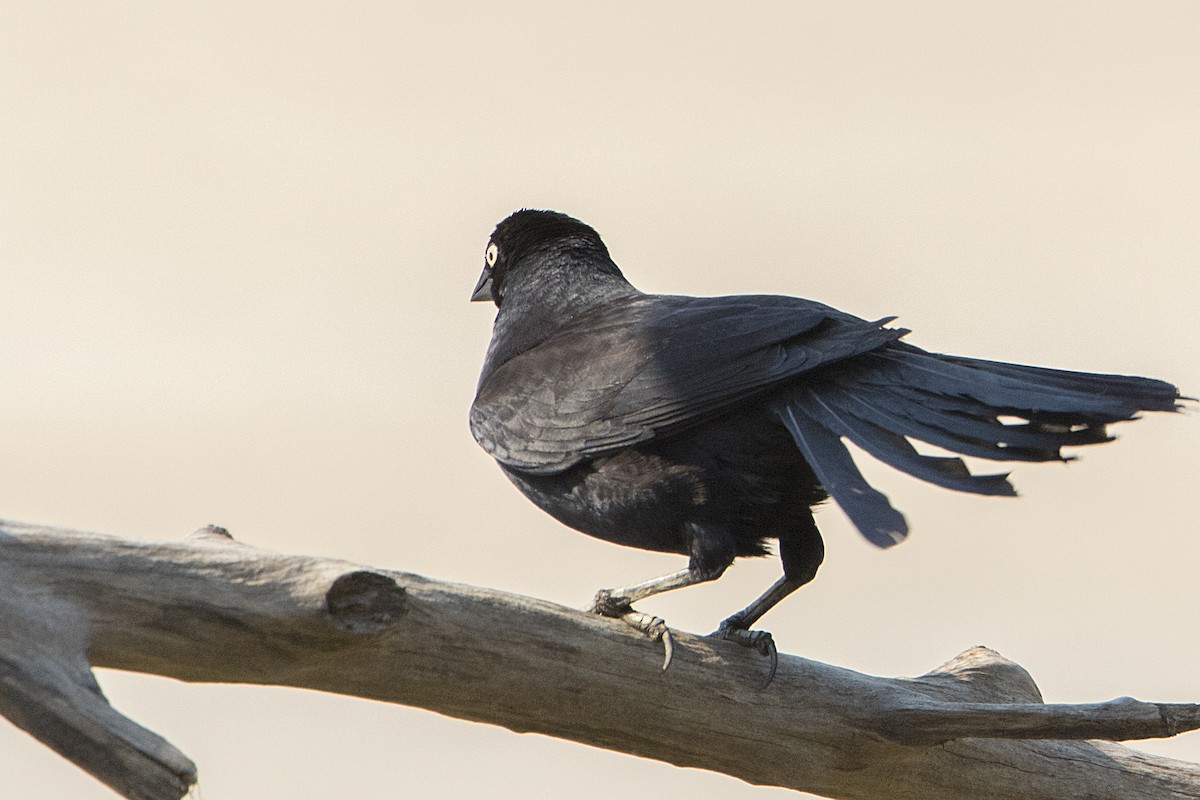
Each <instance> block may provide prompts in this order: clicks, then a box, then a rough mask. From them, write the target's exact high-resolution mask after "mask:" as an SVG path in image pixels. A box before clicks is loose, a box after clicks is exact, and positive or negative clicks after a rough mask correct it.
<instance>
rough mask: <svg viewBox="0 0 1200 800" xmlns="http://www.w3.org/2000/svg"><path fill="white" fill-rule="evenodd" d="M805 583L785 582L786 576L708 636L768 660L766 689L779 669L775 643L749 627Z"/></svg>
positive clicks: (792, 580)
mask: <svg viewBox="0 0 1200 800" xmlns="http://www.w3.org/2000/svg"><path fill="white" fill-rule="evenodd" d="M807 582H808V581H801V580H796V579H794V578H788V577H787V576H786V575H785V576H784V577H782V578H780V579H779V580H777V581H775V583H773V584H772V585H771V588H769V589H767V590H766V591H765V592H763V593H762V594H761V595H760V596H759V597H758V599H757V600H755V601H754V602H753V603H751V604H750V605H748V606H746V607H745V608H743V609H742V610H741V611H739V612H737V613H736V614H733V615H732V616H730V617H728V618H727V619H725V621H724V622H722V623H721V625H720V627H718V628H717V629H716V630H715V631H713V632H712V633H711V634H709V635H710V636H715V637H717V638H720V639H725V640H727V641H730V642H736V643H737V644H740V645H742V646H743V647H750V648H753V649H754V650H757V651H758V652H760V653H762V654H763V655H764V656H767V657H768V658H770V659H771V666H770V669H769V670H768V672H767V685H769V684H770V683H771V681H772V680H774V678H775V669H776V668H777V667H778V666H779V651H778V650H777V649H776V647H775V639H774V638H773V637H772V636H771V634H770V633H769V632H768V631H752V630H750V626H751V625H753V624H754V623H756V622H758V620H759V619H760V618H761V617H762V615H763V614H766V613H767V612H768V611H770V610H771V609H772V608H773V607H774V606H775V604H776V603H778V602H779V601H780V600H782V599H783V598H785V597H787V596H788V595H789V594H791V593H792V592H794V591H796V590H797V589H799V588H800V587H801V586H803V585H804V584H805V583H807Z"/></svg>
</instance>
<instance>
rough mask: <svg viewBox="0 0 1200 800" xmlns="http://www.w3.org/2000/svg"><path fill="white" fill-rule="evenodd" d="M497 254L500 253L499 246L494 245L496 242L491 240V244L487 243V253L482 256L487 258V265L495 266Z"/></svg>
mask: <svg viewBox="0 0 1200 800" xmlns="http://www.w3.org/2000/svg"><path fill="white" fill-rule="evenodd" d="M499 255H500V248H499V247H496V243H495V242H492V243H491V244H489V245H488V249H487V255H486V256H484V257H485V258H486V259H487V265H488V266H489V267H494V266H496V258H497V257H498V256H499Z"/></svg>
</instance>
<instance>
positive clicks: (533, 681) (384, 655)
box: [0, 522, 1200, 800]
mask: <svg viewBox="0 0 1200 800" xmlns="http://www.w3.org/2000/svg"><path fill="white" fill-rule="evenodd" d="M0 581H2V582H3V586H4V592H3V594H2V595H0V712H2V713H3V714H4V715H5V716H7V717H8V718H9V719H11V720H12V721H13V722H14V723H16V724H17V725H19V726H20V727H22V728H24V729H25V730H27V731H29V732H30V733H31V734H32V735H34V736H36V737H37V738H39V739H40V740H42V741H43V742H45V743H46V744H47V745H49V746H50V747H53V748H54V749H55V750H57V751H58V752H59V753H61V754H62V755H63V756H64V757H66V758H67V759H69V760H71V761H73V762H75V763H76V764H78V765H79V766H81V767H82V768H83V769H86V770H88V771H89V772H91V773H92V774H93V775H95V776H96V777H97V778H99V779H100V780H102V781H104V782H105V783H107V784H108V785H109V786H111V787H113V788H114V789H115V790H116V791H117V792H119V793H121V794H123V795H124V796H126V797H131V798H139V799H142V798H144V799H145V800H159V798H164V799H165V798H179V797H181V796H182V795H183V794H185V793H186V792H187V791H188V788H189V787H190V786H191V785H192V784H193V783H194V782H195V780H196V769H195V766H194V765H193V764H192V762H191V761H189V760H188V759H187V757H186V756H184V755H183V754H182V753H180V752H179V751H178V750H176V749H175V748H174V747H172V746H171V745H170V744H169V743H167V742H166V741H164V740H163V739H161V738H159V737H158V736H157V735H155V734H153V733H151V732H149V731H147V730H145V729H144V728H141V727H140V726H138V725H137V724H136V723H134V722H132V721H131V720H129V719H126V718H125V717H123V716H121V715H120V714H119V713H117V712H116V711H115V710H113V709H112V708H111V707H110V706H109V705H108V704H107V702H106V701H105V700H104V698H103V696H102V695H101V693H100V691H99V688H98V686H97V685H96V682H95V679H94V678H93V676H92V674H91V670H90V667H91V666H103V667H111V668H114V669H123V670H134V671H139V672H148V673H154V674H158V675H166V676H170V677H174V678H178V679H181V680H186V681H218V682H233V683H256V684H273V685H283V686H296V687H307V688H312V689H320V690H323V691H328V692H337V693H341V694H347V695H355V696H359V697H369V698H372V699H376V700H384V701H388V702H394V703H402V704H405V705H413V706H419V707H421V708H426V709H430V710H433V711H438V712H440V713H443V714H448V715H450V716H454V717H460V718H463V719H469V720H475V721H479V722H487V723H490V724H495V725H502V726H505V727H507V728H510V729H512V730H516V731H537V732H539V733H543V734H546V735H549V736H557V737H561V738H564V739H571V740H574V741H579V742H585V743H588V744H591V745H595V746H597V747H604V748H608V749H612V750H617V751H620V752H625V753H632V754H636V755H640V756H645V757H649V758H655V759H659V760H662V761H666V762H669V763H672V764H678V765H681V766H691V767H700V768H704V769H709V770H715V771H718V772H723V773H726V774H729V775H733V776H736V777H739V778H742V779H743V780H746V781H749V782H752V783H758V784H770V785H776V786H785V787H790V788H793V789H797V790H803V791H808V792H813V793H816V794H822V795H826V796H829V797H835V798H895V799H896V800H904V799H906V798H914V799H915V798H922V800H942V799H943V798H945V799H946V800H950V799H951V798H953V799H954V800H958V798H963V797H971V798H980V799H983V800H986V799H989V798H994V799H995V800H1001V799H1004V800H1008V799H1011V800H1016V799H1017V798H1021V800H1042V799H1046V800H1049V799H1051V798H1055V799H1057V798H1064V799H1065V798H1084V797H1086V798H1094V799H1096V800H1100V799H1101V798H1112V799H1113V800H1117V799H1118V798H1120V799H1121V800H1125V798H1130V797H1138V798H1200V766H1198V765H1193V764H1187V763H1184V762H1180V761H1173V760H1170V759H1165V758H1158V757H1154V756H1150V755H1146V754H1143V753H1140V752H1137V751H1135V750H1130V749H1128V748H1126V747H1123V746H1120V745H1116V744H1112V743H1111V742H1106V741H1092V740H1088V739H1089V738H1090V739H1108V740H1119V739H1133V738H1146V737H1156V736H1173V735H1175V734H1176V733H1179V732H1181V731H1185V730H1193V729H1196V728H1200V706H1197V705H1194V704H1162V703H1159V704H1156V703H1143V702H1139V701H1137V700H1133V699H1131V698H1119V699H1117V700H1113V701H1110V702H1107V703H1095V704H1088V705H1044V704H1043V703H1042V700H1041V695H1040V693H1039V692H1038V689H1037V686H1036V685H1035V684H1034V682H1033V680H1032V678H1030V676H1029V675H1028V673H1026V672H1025V670H1023V669H1022V668H1021V667H1019V666H1018V665H1016V664H1013V663H1012V662H1010V661H1007V660H1005V659H1004V658H1002V657H1001V656H999V655H998V654H996V653H994V652H992V651H990V650H987V649H985V648H974V649H972V650H969V651H967V652H965V653H963V654H961V655H960V656H958V657H957V658H955V659H953V660H952V661H950V662H949V663H947V664H944V665H943V666H941V667H939V668H937V669H935V670H934V671H932V672H930V673H929V674H927V675H923V676H921V677H919V678H911V679H909V678H879V677H873V676H869V675H863V674H860V673H857V672H853V671H850V670H846V669H842V668H839V667H834V666H829V665H826V664H821V663H818V662H814V661H809V660H806V659H803V658H799V657H796V656H787V655H783V656H781V657H780V661H779V670H778V674H777V675H776V677H775V680H774V682H772V683H771V684H770V685H769V686H768V687H766V688H763V685H762V684H763V678H764V670H765V668H766V665H765V663H764V660H763V659H761V658H760V657H758V656H757V654H755V653H752V652H748V651H746V650H744V649H743V648H740V647H738V646H736V645H733V644H730V643H728V642H723V641H715V640H710V639H707V638H704V637H696V636H690V635H686V634H678V633H677V636H676V647H675V658H674V663H673V665H672V667H671V669H670V670H669V671H667V672H665V673H664V672H661V671H660V669H659V664H660V662H661V658H662V654H661V650H660V649H659V647H658V646H657V645H654V644H652V643H650V642H648V641H647V640H646V639H644V638H643V637H641V636H640V635H638V634H636V633H634V632H632V631H631V630H629V629H628V627H627V626H625V625H624V624H622V623H618V622H612V621H609V620H605V619H601V618H598V617H595V616H592V615H590V614H586V613H583V612H580V611H575V610H571V609H567V608H562V607H560V606H556V605H553V604H550V603H545V602H542V601H538V600H532V599H529V598H524V597H519V596H515V595H510V594H504V593H501V592H495V591H490V590H485V589H478V588H473V587H469V586H461V585H455V584H449V583H444V582H439V581H433V580H430V579H428V578H423V577H421V576H418V575H412V574H406V573H399V572H390V571H385V570H375V569H367V568H362V567H359V566H356V565H353V564H348V563H346V562H341V561H335V560H330V559H320V558H311V557H305V556H294V555H283V554H277V553H271V552H267V551H262V550H257V549H254V548H251V547H247V546H245V545H241V544H238V543H237V542H234V541H233V540H232V539H231V538H229V536H228V534H226V533H225V532H224V531H222V530H221V529H219V528H207V529H204V530H203V531H198V532H197V533H196V534H194V535H193V536H191V537H189V538H188V539H187V540H185V541H182V542H177V543H164V542H149V541H140V540H130V539H120V538H114V537H107V536H99V535H95V534H88V533H80V532H75V531H67V530H59V529H52V528H46V527H39V526H32V525H22V524H16V523H3V522H0Z"/></svg>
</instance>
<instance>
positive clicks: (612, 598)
mask: <svg viewBox="0 0 1200 800" xmlns="http://www.w3.org/2000/svg"><path fill="white" fill-rule="evenodd" d="M686 528H687V532H688V533H689V534H690V538H691V543H690V551H691V560H690V561H689V562H688V567H687V569H681V570H679V571H678V572H672V573H671V574H670V575H663V576H662V577H661V578H653V579H651V580H648V581H643V582H642V583H635V584H632V585H630V586H622V587H619V588H614V589H601V590H600V591H598V592H596V599H595V600H594V601H593V602H592V608H591V611H592V612H593V613H595V614H600V615H602V616H605V617H614V618H617V619H621V620H623V621H624V622H625V623H626V624H628V625H629V626H631V627H632V628H634V629H635V630H638V631H641V632H642V633H643V634H645V635H646V636H648V637H649V638H650V639H652V640H653V641H661V642H662V643H663V650H664V656H663V669H666V668H667V667H669V666H671V656H672V653H673V650H674V647H673V642H672V640H671V629H670V628H668V627H667V623H666V622H665V621H664V620H663V619H661V618H660V617H656V616H653V615H651V614H643V613H642V612H640V611H635V610H634V608H633V604H634V603H636V602H637V601H639V600H643V599H645V598H647V597H651V596H652V595H656V594H662V593H663V592H669V591H670V590H672V589H682V588H683V587H685V586H694V585H695V584H697V583H707V582H708V581H713V580H716V579H717V578H719V577H721V575H722V573H724V572H725V569H726V568H727V567H728V566H729V565H730V564H732V563H733V559H734V553H735V551H734V545H733V540H732V538H731V537H730V536H729V534H727V533H726V532H725V531H724V530H722V529H719V528H712V527H708V526H701V525H697V524H693V523H688V525H687V526H686Z"/></svg>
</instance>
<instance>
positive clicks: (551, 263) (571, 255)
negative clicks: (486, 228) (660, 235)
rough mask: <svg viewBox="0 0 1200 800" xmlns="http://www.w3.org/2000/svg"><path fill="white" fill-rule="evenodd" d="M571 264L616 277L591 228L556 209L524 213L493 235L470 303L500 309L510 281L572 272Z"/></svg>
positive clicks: (515, 214) (521, 212)
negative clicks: (494, 306)
mask: <svg viewBox="0 0 1200 800" xmlns="http://www.w3.org/2000/svg"><path fill="white" fill-rule="evenodd" d="M572 263H575V264H585V265H587V267H588V268H589V269H596V268H600V269H602V270H603V271H605V272H609V273H615V274H616V275H617V276H620V271H619V270H617V267H616V265H615V264H613V263H612V260H611V259H610V258H609V256H608V249H607V248H606V247H605V246H604V242H602V241H601V240H600V234H598V233H596V231H595V230H593V229H592V228H591V227H590V226H588V225H585V224H584V223H582V222H580V221H579V220H577V219H575V218H573V217H568V216H567V215H566V214H560V213H558V212H557V211H539V210H536V209H529V208H526V209H522V210H520V211H517V212H516V213H514V214H511V215H510V216H508V217H507V218H506V219H505V220H504V221H502V222H501V223H500V224H499V225H497V226H496V229H495V230H494V231H492V235H491V238H489V239H488V243H487V248H486V250H485V251H484V263H483V272H482V274H480V276H479V282H478V283H476V284H475V290H474V291H473V292H472V293H471V300H472V301H473V302H474V301H481V300H491V301H492V302H494V303H495V304H496V306H497V307H499V306H500V304H501V302H502V301H503V300H504V295H505V290H506V288H507V287H508V286H510V285H511V284H512V283H513V282H514V281H519V280H521V279H522V278H525V277H530V278H532V277H534V275H535V273H540V274H542V275H545V274H547V273H551V272H562V271H564V270H570V269H571V264H572Z"/></svg>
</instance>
